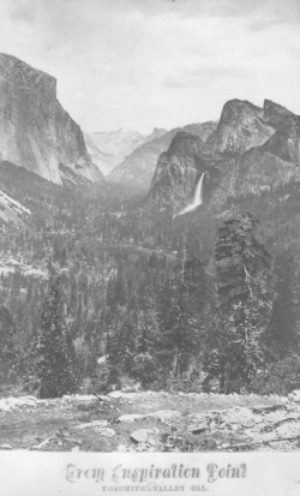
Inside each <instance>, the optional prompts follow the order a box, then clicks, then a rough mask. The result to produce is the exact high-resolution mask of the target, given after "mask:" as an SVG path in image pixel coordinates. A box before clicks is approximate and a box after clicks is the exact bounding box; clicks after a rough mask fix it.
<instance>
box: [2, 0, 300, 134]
mask: <svg viewBox="0 0 300 496" xmlns="http://www.w3.org/2000/svg"><path fill="white" fill-rule="evenodd" d="M0 50H1V51H2V52H5V53H9V54H12V55H15V56H16V57H19V58H21V59H22V60H24V61H26V62H28V63H29V64H31V65H33V66H34V67H36V68H39V69H42V70H44V71H46V72H48V73H50V74H52V75H53V76H55V77H56V78H57V80H58V98H59V99H60V101H61V103H62V105H63V106H64V107H65V109H66V110H68V112H69V113H70V114H71V115H72V117H73V118H74V119H75V120H76V121H77V122H78V123H79V124H80V125H81V127H82V128H83V130H86V131H96V130H99V131H102V130H110V129H115V128H118V127H121V126H122V127H127V128H131V129H138V130H140V131H143V132H148V131H150V130H151V129H152V128H153V127H154V126H156V127H165V128H168V129H170V128H172V127H176V126H178V125H183V124H187V123H191V122H201V121H205V120H209V119H217V118H218V117H219V115H220V112H221V109H222V106H223V104H224V103H225V101H226V100H229V99H231V98H241V99H247V100H250V101H252V102H253V103H255V104H257V105H262V102H263V100H264V98H269V99H272V100H275V101H277V102H278V103H281V104H283V105H285V106H287V107H288V108H290V109H291V110H293V111H294V112H296V113H299V114H300V63H299V60H300V0H175V1H174V0H0Z"/></svg>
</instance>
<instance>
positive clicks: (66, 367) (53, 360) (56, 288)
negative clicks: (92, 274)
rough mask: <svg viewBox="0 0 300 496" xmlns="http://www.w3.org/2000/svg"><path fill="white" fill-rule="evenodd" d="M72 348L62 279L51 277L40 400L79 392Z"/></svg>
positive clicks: (41, 348)
mask: <svg viewBox="0 0 300 496" xmlns="http://www.w3.org/2000/svg"><path fill="white" fill-rule="evenodd" d="M71 348H72V343H71V341H70V339H69V336H68V334H67V329H66V323H65V317H64V310H63V298H62V290H61V287H60V280H59V276H52V278H51V280H50V284H49V291H48V294H47V297H46V299H45V301H44V303H43V306H42V309H41V336H40V344H39V362H38V367H39V376H40V397H41V398H55V397H60V396H63V395H64V394H66V393H71V392H74V391H75V390H76V381H75V377H74V372H73V361H72V355H73V350H72V349H71Z"/></svg>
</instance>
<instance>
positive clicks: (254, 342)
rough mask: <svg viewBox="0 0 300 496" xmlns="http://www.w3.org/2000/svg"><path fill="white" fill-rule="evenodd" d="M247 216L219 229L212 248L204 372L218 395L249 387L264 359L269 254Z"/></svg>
mask: <svg viewBox="0 0 300 496" xmlns="http://www.w3.org/2000/svg"><path fill="white" fill-rule="evenodd" d="M256 224H257V222H256V220H255V219H254V218H253V217H252V216H251V215H250V214H247V215H246V216H243V217H238V218H235V219H231V220H228V221H226V222H225V223H224V226H223V227H221V228H220V229H219V238H218V242H217V246H216V265H217V276H218V288H217V289H218V296H219V309H218V318H217V321H216V328H215V329H214V332H213V333H212V335H211V336H210V349H209V353H208V355H207V357H206V370H207V371H208V373H209V377H210V378H217V379H218V380H219V382H220V390H221V392H225V393H229V392H231V391H236V392H239V391H240V390H241V388H243V387H244V388H245V387H247V385H248V384H249V382H250V381H251V378H252V377H254V375H255V373H256V371H257V369H258V368H259V367H260V366H262V364H263V359H264V347H263V336H264V335H265V332H266V328H267V325H268V322H269V318H270V311H271V292H270V287H271V278H270V267H271V259H270V255H269V253H268V252H267V250H266V249H265V247H264V246H263V245H262V244H261V243H259V242H258V240H257V239H256V238H255V236H254V232H255V227H256Z"/></svg>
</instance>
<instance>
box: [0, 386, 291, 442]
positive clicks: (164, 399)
mask: <svg viewBox="0 0 300 496" xmlns="http://www.w3.org/2000/svg"><path fill="white" fill-rule="evenodd" d="M299 399H300V398H297V397H293V396H289V398H287V397H279V396H258V395H236V394H233V395H227V396H225V395H219V394H204V393H200V394H195V393H189V394H184V393H174V394H171V393H167V392H158V393H156V392H151V391H148V392H137V393H125V392H121V391H114V392H113V393H110V394H109V395H107V396H93V395H72V396H64V397H63V398H59V399H52V400H39V399H37V398H35V397H33V396H26V397H24V396H23V397H15V398H12V397H10V398H2V399H0V449H2V450H4V449H7V450H8V449H26V450H39V451H100V452H117V451H118V452H134V451H141V452H156V451H168V452H185V451H199V452H200V451H215V450H220V451H225V452H226V451H227V452H231V451H272V450H277V451H291V450H294V451H295V450H296V451H299V450H300V402H297V400H299Z"/></svg>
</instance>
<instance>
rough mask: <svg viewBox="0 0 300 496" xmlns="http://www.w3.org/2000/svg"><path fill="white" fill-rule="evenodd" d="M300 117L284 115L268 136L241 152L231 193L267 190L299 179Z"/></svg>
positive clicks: (255, 192)
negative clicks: (243, 152)
mask: <svg viewBox="0 0 300 496" xmlns="http://www.w3.org/2000/svg"><path fill="white" fill-rule="evenodd" d="M299 156H300V118H299V117H296V116H292V117H291V116H288V117H286V118H285V119H284V120H283V122H282V123H281V124H280V125H279V127H278V129H277V130H276V132H275V133H274V134H273V135H272V136H271V137H270V139H269V140H268V141H267V142H266V143H264V144H263V145H262V146H260V147H256V148H253V149H251V150H249V151H248V152H247V153H245V154H244V155H243V156H242V157H241V159H240V161H239V167H238V171H237V174H236V184H235V195H236V196H239V195H243V194H246V193H248V192H251V193H254V194H257V193H259V192H260V191H266V190H268V191H270V189H271V188H276V187H278V186H279V185H281V184H285V183H288V182H290V181H292V180H299V179H300V161H299Z"/></svg>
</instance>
